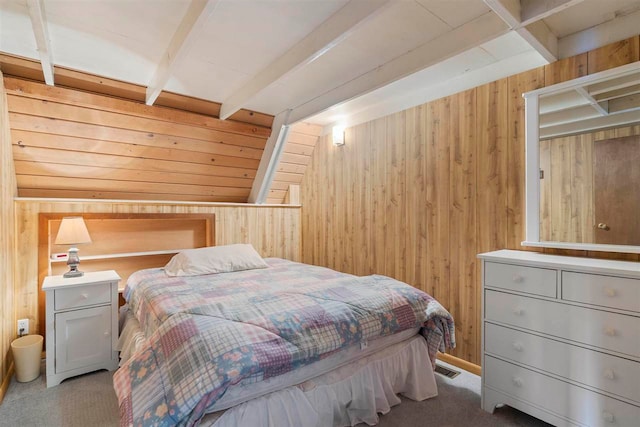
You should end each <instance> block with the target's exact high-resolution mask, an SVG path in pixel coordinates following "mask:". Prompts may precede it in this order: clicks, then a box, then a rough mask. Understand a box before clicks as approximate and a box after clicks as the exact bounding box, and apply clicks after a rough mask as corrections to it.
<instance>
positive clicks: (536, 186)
mask: <svg viewBox="0 0 640 427" xmlns="http://www.w3.org/2000/svg"><path fill="white" fill-rule="evenodd" d="M639 70H640V61H637V62H633V63H631V64H627V65H623V66H620V67H617V68H613V69H610V70H606V71H601V72H599V73H595V74H591V75H588V76H584V77H580V78H577V79H574V80H569V81H567V82H563V83H558V84H555V85H553V86H547V87H544V88H541V89H537V90H533V91H531V92H526V93H524V94H522V96H523V97H524V100H525V141H526V142H525V159H526V162H525V183H526V185H525V226H526V229H525V240H524V241H523V242H522V243H521V244H522V246H533V247H541V248H558V249H578V250H587V251H602V252H621V253H635V254H638V253H640V246H631V245H609V244H598V243H574V242H553V241H541V240H540V144H539V142H540V141H539V122H538V119H539V114H538V113H539V97H540V96H543V95H549V94H551V93H554V92H559V91H565V90H570V89H572V88H575V87H578V86H583V85H585V84H593V83H598V82H600V81H604V80H607V79H611V78H615V77H622V76H624V75H627V74H632V73H634V72H638V71H639Z"/></svg>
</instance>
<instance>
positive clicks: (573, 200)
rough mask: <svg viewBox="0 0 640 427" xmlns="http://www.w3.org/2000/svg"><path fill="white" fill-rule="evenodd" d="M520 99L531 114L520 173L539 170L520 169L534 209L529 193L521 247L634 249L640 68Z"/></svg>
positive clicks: (639, 189)
mask: <svg viewBox="0 0 640 427" xmlns="http://www.w3.org/2000/svg"><path fill="white" fill-rule="evenodd" d="M525 99H526V100H527V109H529V108H530V107H535V109H536V111H535V113H536V114H535V115H534V114H533V113H532V112H531V111H527V127H528V128H527V138H528V139H529V138H530V137H531V136H535V139H536V141H535V143H536V144H531V143H530V141H529V140H528V141H527V168H531V167H532V166H534V167H535V162H537V166H538V167H539V176H536V175H537V174H535V173H533V172H535V170H533V169H531V170H528V172H527V192H528V193H529V192H531V190H533V193H532V194H535V198H534V199H533V201H534V203H532V205H533V204H534V205H535V206H529V204H530V203H529V202H530V201H531V200H532V199H531V198H530V197H529V194H528V195H527V203H528V206H527V242H526V243H534V245H535V243H536V242H539V246H547V245H545V244H544V243H545V242H547V243H560V244H559V245H556V247H569V246H566V245H565V246H562V245H561V244H562V243H578V244H587V245H594V244H595V245H625V246H635V247H640V64H631V65H628V66H624V67H620V72H616V70H609V71H608V72H604V73H599V75H593V76H587V77H583V78H580V79H576V80H574V81H573V82H565V83H562V84H559V85H555V86H551V87H548V88H543V89H539V90H537V91H534V92H529V93H527V94H525ZM532 122H533V124H535V129H534V131H531V129H529V125H530V124H532ZM530 149H535V151H536V152H537V156H531V155H530V154H529V153H530V151H529V150H530ZM536 178H537V182H535V183H533V182H531V181H533V180H534V179H536ZM534 184H535V185H534ZM535 202H537V203H535ZM532 209H535V210H534V211H533V212H532ZM531 213H533V215H530V214H531ZM529 216H531V217H532V218H534V220H536V221H537V224H531V223H530V222H529V221H530V219H531V218H529ZM532 230H533V232H531V231H532ZM530 232H531V233H530ZM530 234H531V235H533V236H534V238H533V239H530ZM536 234H537V235H536ZM549 246H553V245H549ZM576 248H580V247H579V245H578V246H577V247H576ZM590 249H595V248H590Z"/></svg>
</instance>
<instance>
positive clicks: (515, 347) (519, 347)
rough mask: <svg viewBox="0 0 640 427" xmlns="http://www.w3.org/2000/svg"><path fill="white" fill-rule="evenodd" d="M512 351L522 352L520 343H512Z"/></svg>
mask: <svg viewBox="0 0 640 427" xmlns="http://www.w3.org/2000/svg"><path fill="white" fill-rule="evenodd" d="M513 349H514V350H515V351H522V350H524V347H523V346H522V344H521V343H519V342H514V343H513Z"/></svg>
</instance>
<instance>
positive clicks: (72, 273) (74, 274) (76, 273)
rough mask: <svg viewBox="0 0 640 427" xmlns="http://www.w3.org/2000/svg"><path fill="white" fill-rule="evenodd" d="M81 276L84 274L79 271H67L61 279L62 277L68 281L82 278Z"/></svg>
mask: <svg viewBox="0 0 640 427" xmlns="http://www.w3.org/2000/svg"><path fill="white" fill-rule="evenodd" d="M82 276H84V272H83V271H79V270H69V271H67V272H66V273H64V274H63V275H62V277H64V278H65V279H68V278H69V277H82Z"/></svg>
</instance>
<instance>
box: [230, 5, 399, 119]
mask: <svg viewBox="0 0 640 427" xmlns="http://www.w3.org/2000/svg"><path fill="white" fill-rule="evenodd" d="M391 3H393V2H391V1H389V0H369V1H364V2H363V1H354V0H352V1H350V2H349V3H347V4H346V5H345V6H344V7H343V8H341V9H340V10H338V11H337V12H336V13H334V14H333V15H331V16H330V17H329V18H328V19H327V20H326V21H324V22H323V23H322V24H320V25H319V26H318V27H317V28H316V29H315V30H313V31H312V32H311V33H309V34H308V35H307V36H306V37H305V38H303V39H302V40H300V41H299V42H298V43H296V44H295V45H294V46H293V47H292V48H291V49H289V50H288V51H287V52H285V53H284V54H283V55H282V56H280V57H279V58H277V59H276V60H275V61H273V62H272V63H271V64H269V65H268V66H267V67H266V68H265V69H263V70H262V71H260V72H259V73H257V74H256V75H255V77H253V78H252V79H251V80H249V81H248V82H247V83H246V84H245V85H244V86H242V87H241V88H240V89H239V90H237V91H236V92H235V93H233V94H231V95H230V96H229V97H228V98H227V99H226V100H225V101H223V102H222V107H221V109H220V118H221V119H223V120H224V119H227V118H229V117H230V116H231V115H232V114H234V113H235V112H236V111H238V110H240V109H241V108H242V107H243V106H245V105H246V104H247V103H248V102H249V101H250V100H252V99H253V98H255V97H256V96H257V95H258V94H259V93H260V92H262V91H263V90H265V89H266V88H268V87H269V86H271V85H272V84H274V83H275V82H277V81H278V80H281V79H283V78H284V77H285V76H287V75H290V74H291V73H293V72H295V71H296V70H299V69H300V68H302V67H304V66H305V65H307V64H309V63H311V62H313V61H315V60H316V59H318V58H319V57H321V56H322V55H324V54H326V53H327V52H329V51H330V50H331V49H333V48H335V47H336V46H338V45H339V44H340V43H342V42H343V41H344V40H346V39H347V38H348V37H349V36H350V35H351V34H353V33H354V32H355V31H357V30H358V29H359V28H360V27H361V26H362V25H363V24H364V23H365V22H367V21H369V20H370V19H371V18H372V17H374V16H376V15H378V14H379V13H380V12H381V11H382V10H384V9H385V8H386V7H387V6H388V5H389V4H391Z"/></svg>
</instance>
